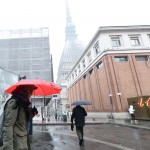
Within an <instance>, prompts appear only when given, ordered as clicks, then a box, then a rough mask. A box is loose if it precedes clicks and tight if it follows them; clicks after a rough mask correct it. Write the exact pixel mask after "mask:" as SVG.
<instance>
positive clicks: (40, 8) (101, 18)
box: [0, 0, 150, 81]
mask: <svg viewBox="0 0 150 150" xmlns="http://www.w3.org/2000/svg"><path fill="white" fill-rule="evenodd" d="M68 2H69V8H70V14H71V17H72V21H73V23H74V25H75V26H76V32H77V34H78V37H79V39H80V40H82V41H83V42H85V43H88V42H89V41H90V40H91V38H92V37H93V36H94V34H95V32H96V31H97V30H98V27H99V26H113V25H115V26H120V25H123V26H125V25H150V12H149V7H150V1H149V0H68ZM65 25H66V0H0V30H3V29H20V28H40V27H49V35H50V50H51V53H52V55H53V63H54V79H55V81H56V79H57V70H58V65H59V59H60V56H61V53H62V50H63V48H64V42H65Z"/></svg>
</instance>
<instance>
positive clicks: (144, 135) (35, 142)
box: [30, 120, 150, 150]
mask: <svg viewBox="0 0 150 150" xmlns="http://www.w3.org/2000/svg"><path fill="white" fill-rule="evenodd" d="M30 139H31V150H91V149H92V150H149V149H150V148H149V144H150V122H149V121H135V122H131V121H129V120H128V121H120V120H113V121H112V120H103V121H102V120H101V121H99V122H98V120H97V121H96V120H94V121H92V120H91V121H90V120H88V121H86V126H85V128H84V140H85V141H84V145H82V146H81V147H80V146H79V143H78V142H79V141H78V138H77V135H76V131H75V130H74V131H71V129H70V122H61V121H57V122H55V121H54V120H53V121H51V122H49V123H48V122H41V123H40V122H34V125H33V135H32V136H31V137H30Z"/></svg>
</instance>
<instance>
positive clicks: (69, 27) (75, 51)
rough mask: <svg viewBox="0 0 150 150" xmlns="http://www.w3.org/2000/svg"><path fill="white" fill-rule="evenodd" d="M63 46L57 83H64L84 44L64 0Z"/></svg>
mask: <svg viewBox="0 0 150 150" xmlns="http://www.w3.org/2000/svg"><path fill="white" fill-rule="evenodd" d="M65 35H66V39H65V46H64V49H63V52H62V55H61V58H60V62H59V68H58V73H57V75H58V78H57V84H59V85H60V86H61V85H63V86H64V85H66V80H65V78H66V76H67V74H68V73H69V72H70V71H71V69H72V68H73V66H74V65H75V63H76V62H77V61H78V59H79V58H80V56H81V55H82V53H83V51H84V44H83V42H81V41H80V40H79V39H78V37H77V34H76V29H75V26H74V24H73V22H72V18H71V16H70V11H69V7H68V2H67V1H66V27H65Z"/></svg>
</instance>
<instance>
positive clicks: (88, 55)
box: [87, 52, 92, 63]
mask: <svg viewBox="0 0 150 150" xmlns="http://www.w3.org/2000/svg"><path fill="white" fill-rule="evenodd" d="M87 57H88V60H89V63H90V62H91V61H92V55H91V52H89V53H88V54H87Z"/></svg>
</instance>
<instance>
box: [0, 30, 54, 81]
mask: <svg viewBox="0 0 150 150" xmlns="http://www.w3.org/2000/svg"><path fill="white" fill-rule="evenodd" d="M0 66H1V67H2V68H4V69H6V70H10V71H13V72H15V73H17V74H19V75H20V76H21V77H23V76H26V78H27V79H44V80H46V81H53V70H52V56H51V54H50V46H49V30H48V28H38V29H19V30H3V31H0Z"/></svg>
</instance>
